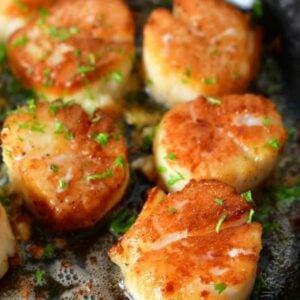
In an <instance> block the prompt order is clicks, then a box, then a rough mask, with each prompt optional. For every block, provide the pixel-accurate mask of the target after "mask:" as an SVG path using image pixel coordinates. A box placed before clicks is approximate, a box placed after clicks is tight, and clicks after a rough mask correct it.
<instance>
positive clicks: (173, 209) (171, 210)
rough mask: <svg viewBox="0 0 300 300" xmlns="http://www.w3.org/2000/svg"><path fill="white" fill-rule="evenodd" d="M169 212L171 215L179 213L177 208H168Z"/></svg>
mask: <svg viewBox="0 0 300 300" xmlns="http://www.w3.org/2000/svg"><path fill="white" fill-rule="evenodd" d="M167 210H168V212H170V213H171V214H176V213H177V209H176V208H175V207H168V208H167Z"/></svg>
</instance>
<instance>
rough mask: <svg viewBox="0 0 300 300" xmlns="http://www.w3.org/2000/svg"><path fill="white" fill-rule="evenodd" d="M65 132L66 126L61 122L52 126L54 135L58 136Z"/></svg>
mask: <svg viewBox="0 0 300 300" xmlns="http://www.w3.org/2000/svg"><path fill="white" fill-rule="evenodd" d="M65 131H66V125H65V124H64V123H62V122H56V123H55V124H54V133H57V134H60V133H63V132H65Z"/></svg>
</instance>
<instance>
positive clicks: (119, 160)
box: [114, 156, 125, 168]
mask: <svg viewBox="0 0 300 300" xmlns="http://www.w3.org/2000/svg"><path fill="white" fill-rule="evenodd" d="M114 163H115V165H116V166H117V167H120V168H123V167H124V165H125V159H124V157H123V156H118V157H117V158H116V159H115V161H114Z"/></svg>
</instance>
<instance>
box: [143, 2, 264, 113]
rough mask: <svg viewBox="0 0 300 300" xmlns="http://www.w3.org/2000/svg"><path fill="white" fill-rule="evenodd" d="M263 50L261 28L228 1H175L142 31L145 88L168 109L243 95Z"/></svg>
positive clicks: (255, 70) (254, 72)
mask: <svg viewBox="0 0 300 300" xmlns="http://www.w3.org/2000/svg"><path fill="white" fill-rule="evenodd" d="M260 48H261V33H260V30H259V29H258V28H254V27H252V26H251V24H250V20H249V18H248V16H246V15H244V14H243V13H242V12H240V11H238V10H237V9H236V8H234V7H233V6H232V5H230V4H228V3H226V2H225V1H222V0H206V1H200V0H189V1H184V0H175V1H174V11H173V14H171V12H170V11H168V10H166V9H157V10H155V11H154V12H153V13H152V14H151V16H150V18H149V20H148V22H147V24H146V26H145V29H144V48H143V61H144V69H145V76H146V80H147V83H148V85H147V90H148V92H149V93H150V94H151V95H152V96H153V97H154V99H156V101H158V102H161V103H163V104H164V105H165V106H168V107H172V106H174V105H176V104H178V103H182V102H186V101H189V100H192V99H194V98H196V97H198V96H199V95H208V96H221V95H226V94H230V93H241V92H244V91H245V90H246V88H247V86H248V84H249V82H250V81H251V80H252V79H253V78H254V76H255V74H256V72H257V69H258V66H259V55H260Z"/></svg>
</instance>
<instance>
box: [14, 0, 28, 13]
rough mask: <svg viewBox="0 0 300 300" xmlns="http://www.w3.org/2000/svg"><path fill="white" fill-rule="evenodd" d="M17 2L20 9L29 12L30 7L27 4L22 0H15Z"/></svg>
mask: <svg viewBox="0 0 300 300" xmlns="http://www.w3.org/2000/svg"><path fill="white" fill-rule="evenodd" d="M15 4H16V5H17V6H18V7H19V9H20V10H21V11H22V12H24V13H27V12H28V7H27V6H26V4H25V3H24V2H23V1H21V0H15Z"/></svg>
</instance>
